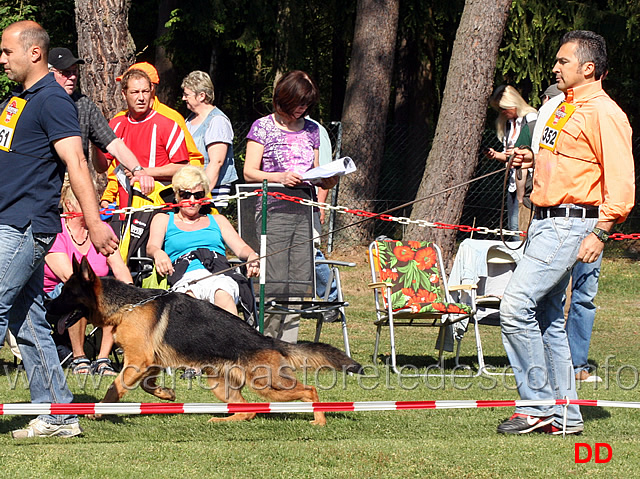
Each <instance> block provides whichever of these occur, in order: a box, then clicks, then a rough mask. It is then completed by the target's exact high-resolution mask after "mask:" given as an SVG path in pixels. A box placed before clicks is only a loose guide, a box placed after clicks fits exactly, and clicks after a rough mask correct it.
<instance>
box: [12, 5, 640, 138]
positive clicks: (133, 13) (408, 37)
mask: <svg viewBox="0 0 640 479" xmlns="http://www.w3.org/2000/svg"><path fill="white" fill-rule="evenodd" d="M160 3H161V2H158V1H157V0H133V1H132V5H131V10H130V15H129V17H130V27H129V28H130V32H131V35H132V36H133V39H134V41H135V43H136V46H137V51H138V59H139V60H140V61H150V62H154V61H155V55H156V46H157V45H162V46H164V47H165V49H166V51H167V53H168V55H169V57H170V58H171V60H172V62H173V65H174V69H175V73H176V75H175V78H176V80H175V81H176V82H177V83H178V84H179V81H180V79H182V78H183V77H184V76H185V75H186V74H187V73H189V72H190V71H192V70H196V69H199V70H204V71H208V72H210V73H211V75H212V78H213V80H214V84H215V87H216V97H217V98H216V102H217V104H218V105H219V106H220V107H221V108H222V109H223V110H224V111H225V112H227V113H228V114H229V116H230V117H231V118H233V119H234V121H243V122H246V121H252V120H253V119H255V118H256V117H258V116H261V115H264V114H266V113H267V112H269V111H270V103H271V87H272V84H273V81H274V80H275V78H276V76H277V75H278V74H279V73H281V72H284V71H287V70H290V69H297V68H299V69H304V70H306V71H308V72H309V73H310V74H311V75H312V76H313V77H314V78H315V79H316V81H317V82H318V84H319V86H320V90H321V103H320V105H319V108H318V111H317V112H314V116H316V117H317V118H318V119H320V120H322V121H323V122H325V123H326V122H328V121H333V120H339V119H340V118H341V114H342V103H343V101H344V95H345V91H346V78H347V72H348V67H349V58H350V55H351V42H352V37H353V28H354V22H355V15H356V11H355V7H356V2H355V1H351V2H342V1H340V0H325V1H321V0H309V1H307V2H304V4H301V3H300V2H294V1H292V0H277V1H271V0H237V1H234V2H228V1H223V0H190V1H189V2H176V4H177V5H178V8H176V9H174V10H173V11H171V12H170V15H169V18H168V20H167V22H166V25H165V26H166V29H164V33H162V34H159V33H158V32H159V31H160V29H159V28H158V9H159V4H160ZM463 8H464V1H463V0H448V1H447V0H433V1H430V2H424V1H422V0H405V1H402V2H401V12H400V21H399V27H398V40H397V41H398V52H400V51H404V52H405V53H406V54H405V55H404V56H403V55H400V54H397V55H396V59H397V63H396V68H395V70H396V71H395V76H394V85H393V87H394V92H395V91H397V90H398V89H400V88H401V87H402V88H403V91H408V92H409V94H410V95H411V97H410V98H409V101H407V102H405V103H404V104H403V105H398V106H396V104H395V103H394V102H393V101H392V103H391V107H390V108H391V112H390V116H389V119H390V120H389V121H390V122H401V123H413V124H417V123H424V124H427V125H430V128H431V130H432V129H433V127H434V126H435V122H436V121H437V116H438V112H439V106H440V102H441V98H442V91H443V90H444V84H445V81H446V73H447V69H448V65H449V60H450V55H451V48H452V45H453V41H454V39H455V33H456V30H457V24H458V21H459V18H460V15H461V13H462V9H463ZM25 18H27V19H34V20H36V21H39V22H40V23H41V24H42V25H43V26H44V27H45V28H46V29H47V31H48V32H49V34H50V36H51V40H52V45H53V46H67V47H69V48H71V50H72V51H77V48H76V45H75V41H76V38H77V34H76V32H75V29H74V28H73V25H74V1H73V0H49V1H48V2H38V1H36V0H4V1H3V2H2V5H0V28H4V27H5V26H6V25H8V24H10V23H11V22H13V21H15V20H19V19H25ZM161 26H162V25H161ZM639 26H640V2H638V1H636V0H557V1H555V2H546V1H543V0H513V4H512V10H511V13H510V16H509V20H508V21H507V27H506V30H505V33H504V39H503V42H502V46H501V49H500V55H499V58H498V63H497V68H496V78H495V82H496V84H499V83H504V82H506V83H510V84H513V85H515V86H517V87H518V88H519V90H520V91H521V92H522V93H523V96H524V97H525V98H527V99H528V100H529V101H530V103H531V104H532V105H533V106H539V95H540V92H541V91H543V90H544V88H546V86H548V85H549V84H550V83H552V82H553V81H554V80H553V75H552V74H551V69H552V67H553V62H554V57H555V53H556V50H557V45H558V42H559V40H560V38H561V36H562V34H564V33H565V32H566V31H568V30H571V29H591V30H594V31H597V32H599V33H601V34H602V35H603V36H604V37H605V38H606V39H607V42H608V47H609V60H610V69H609V70H610V73H609V76H608V77H607V80H606V89H607V91H608V92H609V94H610V95H611V96H612V97H613V98H614V99H615V100H616V101H618V102H619V103H620V105H621V106H622V107H623V109H624V110H625V111H626V112H627V114H628V115H629V117H630V119H631V121H632V125H633V124H634V123H635V122H637V121H640V105H639V104H638V101H637V99H636V98H637V96H636V94H635V91H636V89H637V88H636V79H637V78H638V77H639V76H640V61H639V60H640V58H638V57H639V56H640V53H639V51H638V49H637V48H636V45H637V44H638V41H639V40H640V30H639V28H638V27H639ZM9 87H10V82H9V80H8V79H7V78H6V76H5V75H2V74H0V95H1V96H5V95H6V93H7V92H8V91H9ZM169 103H173V102H171V101H169ZM175 103H179V98H175ZM402 108H405V109H406V110H408V111H405V110H402Z"/></svg>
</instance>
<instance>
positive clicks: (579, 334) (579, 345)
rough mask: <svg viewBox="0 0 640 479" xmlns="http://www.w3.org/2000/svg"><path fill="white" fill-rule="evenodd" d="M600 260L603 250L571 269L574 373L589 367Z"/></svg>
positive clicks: (569, 324)
mask: <svg viewBox="0 0 640 479" xmlns="http://www.w3.org/2000/svg"><path fill="white" fill-rule="evenodd" d="M600 263H602V254H601V255H600V257H599V258H598V260H597V261H595V262H593V263H581V262H579V261H578V262H577V263H576V265H575V266H574V267H573V271H572V272H571V306H569V314H568V315H567V325H566V328H567V337H568V338H569V349H570V350H571V359H572V361H573V370H574V372H575V373H578V372H579V371H581V370H583V369H584V370H588V369H589V367H588V356H589V345H590V343H591V331H592V330H593V323H594V321H595V319H596V305H595V304H594V303H593V300H594V298H595V297H596V294H597V293H598V279H599V278H600Z"/></svg>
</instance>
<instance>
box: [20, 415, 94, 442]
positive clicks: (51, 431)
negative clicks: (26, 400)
mask: <svg viewBox="0 0 640 479" xmlns="http://www.w3.org/2000/svg"><path fill="white" fill-rule="evenodd" d="M80 434H82V428H81V427H80V424H78V423H77V422H74V423H72V424H49V423H48V422H45V421H43V420H42V419H38V418H36V419H32V420H31V422H29V425H28V426H27V427H25V428H24V429H16V430H15V431H11V437H12V438H14V439H27V438H30V437H73V436H79V435H80Z"/></svg>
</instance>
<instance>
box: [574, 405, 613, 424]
mask: <svg viewBox="0 0 640 479" xmlns="http://www.w3.org/2000/svg"><path fill="white" fill-rule="evenodd" d="M580 412H581V413H582V419H583V420H584V421H585V422H587V421H599V420H600V419H609V418H610V417H611V413H610V412H609V411H607V410H606V409H604V408H601V407H600V406H589V407H581V408H580Z"/></svg>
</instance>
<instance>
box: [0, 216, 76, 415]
mask: <svg viewBox="0 0 640 479" xmlns="http://www.w3.org/2000/svg"><path fill="white" fill-rule="evenodd" d="M0 238H2V241H1V242H0V338H4V336H5V334H6V331H7V327H9V329H10V330H11V332H12V333H13V335H14V336H15V337H16V341H17V343H18V347H19V348H20V354H21V355H22V362H23V364H24V367H25V369H26V373H27V379H28V380H29V390H30V392H31V401H32V402H33V403H70V402H71V401H72V400H73V394H71V391H69V388H68V387H67V383H66V379H65V377H64V372H63V370H62V367H61V366H60V361H59V360H58V353H57V352H56V346H55V344H54V342H53V338H52V337H51V327H50V326H49V324H48V322H47V320H46V318H45V308H44V303H43V294H44V293H43V292H42V287H43V281H44V256H45V254H46V253H47V252H48V251H49V248H51V245H52V244H53V241H54V240H55V234H46V235H44V234H35V235H34V234H32V230H31V226H28V227H26V228H25V229H17V228H15V227H13V226H8V225H0ZM0 344H1V343H0ZM40 418H41V419H42V420H44V421H46V422H48V423H52V424H62V423H73V422H77V421H78V418H77V417H76V416H67V415H65V416H52V415H42V416H40Z"/></svg>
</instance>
